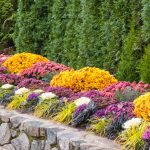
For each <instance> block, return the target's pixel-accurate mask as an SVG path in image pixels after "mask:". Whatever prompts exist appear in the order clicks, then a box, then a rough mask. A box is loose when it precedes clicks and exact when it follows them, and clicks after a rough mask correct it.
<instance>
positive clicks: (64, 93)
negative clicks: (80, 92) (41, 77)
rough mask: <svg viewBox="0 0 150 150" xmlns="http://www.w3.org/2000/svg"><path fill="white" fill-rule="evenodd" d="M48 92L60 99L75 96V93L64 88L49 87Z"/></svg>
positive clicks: (46, 89)
mask: <svg viewBox="0 0 150 150" xmlns="http://www.w3.org/2000/svg"><path fill="white" fill-rule="evenodd" d="M45 91H46V92H52V93H54V94H56V95H57V96H58V97H59V98H68V97H70V95H73V94H74V92H73V91H72V90H71V89H69V88H64V87H51V86H49V87H47V88H45Z"/></svg>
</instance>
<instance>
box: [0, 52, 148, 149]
mask: <svg viewBox="0 0 150 150" xmlns="http://www.w3.org/2000/svg"><path fill="white" fill-rule="evenodd" d="M0 62H2V63H1V67H0V83H1V87H0V104H1V105H4V106H5V107H6V108H7V109H10V110H18V111H20V112H22V113H30V114H33V115H35V116H37V117H40V118H45V119H51V120H54V121H58V122H61V123H64V124H67V125H70V126H74V127H78V128H83V129H86V130H89V131H92V132H95V133H96V134H98V135H101V136H105V137H107V138H110V139H114V140H116V141H118V142H120V144H122V146H123V147H124V148H127V149H131V150H132V149H139V150H140V149H143V147H144V148H145V149H148V148H149V147H150V126H149V125H150V123H149V121H150V107H149V104H150V84H145V83H142V82H139V83H136V82H133V83H130V82H124V81H118V80H117V79H116V78H115V77H114V76H113V75H111V74H110V73H109V72H108V71H105V70H101V69H99V68H95V67H85V68H81V69H80V70H74V69H73V68H70V67H67V66H65V65H63V64H59V63H56V62H53V61H50V60H48V59H47V58H45V57H43V56H40V55H36V54H32V53H19V54H15V55H12V56H5V55H2V57H0Z"/></svg>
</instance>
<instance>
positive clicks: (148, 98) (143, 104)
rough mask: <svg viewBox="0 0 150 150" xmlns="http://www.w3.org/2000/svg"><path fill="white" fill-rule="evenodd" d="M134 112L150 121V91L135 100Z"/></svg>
mask: <svg viewBox="0 0 150 150" xmlns="http://www.w3.org/2000/svg"><path fill="white" fill-rule="evenodd" d="M133 103H134V113H135V115H136V116H137V117H142V118H144V120H147V121H150V107H149V105H150V92H148V93H145V94H144V95H141V96H140V97H138V98H137V99H135V100H134V102H133Z"/></svg>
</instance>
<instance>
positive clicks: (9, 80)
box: [0, 74, 21, 85]
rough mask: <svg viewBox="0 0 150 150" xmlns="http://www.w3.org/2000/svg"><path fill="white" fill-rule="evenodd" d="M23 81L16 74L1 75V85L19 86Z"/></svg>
mask: <svg viewBox="0 0 150 150" xmlns="http://www.w3.org/2000/svg"><path fill="white" fill-rule="evenodd" d="M20 81H21V78H20V76H18V75H16V74H0V83H1V84H13V85H17V84H18V83H19V82H20Z"/></svg>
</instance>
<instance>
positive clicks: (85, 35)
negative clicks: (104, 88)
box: [77, 0, 100, 67]
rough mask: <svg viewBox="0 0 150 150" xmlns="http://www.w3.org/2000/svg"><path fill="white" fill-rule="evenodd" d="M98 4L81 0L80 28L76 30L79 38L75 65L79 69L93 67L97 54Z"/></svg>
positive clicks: (94, 1)
mask: <svg viewBox="0 0 150 150" xmlns="http://www.w3.org/2000/svg"><path fill="white" fill-rule="evenodd" d="M99 5H100V2H99V1H97V0H82V1H81V9H82V11H81V13H80V18H81V20H82V24H81V26H80V27H79V28H78V30H79V32H80V36H79V39H80V40H79V48H78V50H79V57H78V60H77V64H78V66H80V67H83V66H94V65H95V60H96V57H97V54H98V50H99V45H97V35H98V30H97V29H98V10H99Z"/></svg>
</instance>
